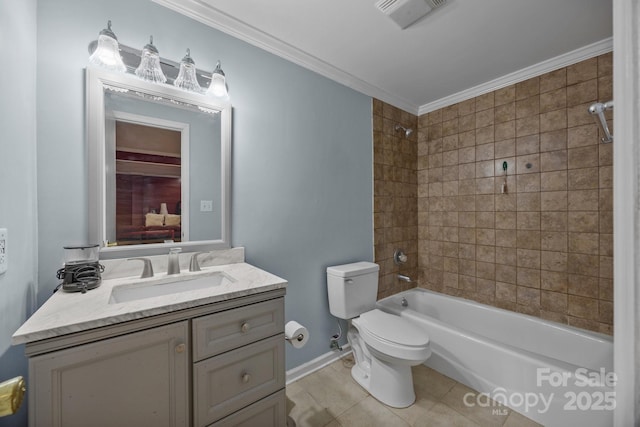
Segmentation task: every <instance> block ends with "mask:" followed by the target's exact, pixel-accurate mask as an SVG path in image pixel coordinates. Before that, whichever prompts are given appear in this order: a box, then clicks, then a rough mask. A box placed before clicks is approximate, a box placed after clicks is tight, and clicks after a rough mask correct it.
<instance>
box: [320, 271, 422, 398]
mask: <svg viewBox="0 0 640 427" xmlns="http://www.w3.org/2000/svg"><path fill="white" fill-rule="evenodd" d="M379 269H380V267H379V266H378V264H374V263H372V262H364V261H362V262H355V263H351V264H343V265H336V266H333V267H327V290H328V294H329V310H330V311H331V314H332V315H334V316H335V317H338V318H340V319H346V320H348V321H349V330H348V332H347V340H348V341H349V344H350V345H351V349H352V350H353V353H354V359H355V365H354V366H353V368H351V376H352V377H353V378H354V379H355V380H356V382H357V383H358V384H360V385H361V386H362V387H363V388H364V389H365V390H367V391H368V392H369V393H370V394H371V395H372V396H373V397H375V398H376V399H378V400H379V401H380V402H382V403H384V404H385V405H388V406H392V407H394V408H406V407H407V406H411V405H412V404H413V402H415V400H416V395H415V392H414V390H413V376H412V374H411V367H412V366H416V365H420V364H422V363H424V362H425V361H426V360H427V359H428V358H429V356H430V355H431V349H430V347H429V336H428V335H427V333H426V332H425V331H423V330H422V329H420V327H418V326H417V325H414V324H413V323H411V322H410V321H408V320H407V319H404V318H401V317H400V316H397V315H394V314H390V313H386V312H383V311H381V310H378V309H376V308H375V307H376V299H377V294H378V271H379Z"/></svg>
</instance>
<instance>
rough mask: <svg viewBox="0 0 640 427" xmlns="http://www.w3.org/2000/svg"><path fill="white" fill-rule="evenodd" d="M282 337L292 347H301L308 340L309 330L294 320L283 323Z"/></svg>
mask: <svg viewBox="0 0 640 427" xmlns="http://www.w3.org/2000/svg"><path fill="white" fill-rule="evenodd" d="M284 337H285V338H286V340H287V341H289V344H291V345H292V346H293V347H294V348H301V347H304V345H305V344H306V343H307V341H309V331H308V330H307V328H305V327H304V326H302V325H301V324H300V323H298V322H296V321H295V320H291V321H289V322H287V324H286V325H284Z"/></svg>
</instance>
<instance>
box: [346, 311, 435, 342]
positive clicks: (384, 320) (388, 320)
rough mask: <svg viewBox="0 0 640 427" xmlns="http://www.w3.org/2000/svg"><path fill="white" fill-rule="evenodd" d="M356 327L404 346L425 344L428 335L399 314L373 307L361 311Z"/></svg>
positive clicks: (427, 340)
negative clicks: (372, 308)
mask: <svg viewBox="0 0 640 427" xmlns="http://www.w3.org/2000/svg"><path fill="white" fill-rule="evenodd" d="M358 327H359V328H365V329H366V330H367V332H369V333H370V334H371V335H374V336H376V337H378V338H381V339H383V340H386V341H390V342H394V343H397V344H402V345H405V346H412V347H413V346H425V345H427V344H429V335H428V334H427V333H426V332H425V331H424V330H422V329H421V328H420V327H419V326H417V325H414V324H413V323H411V322H409V321H408V320H407V319H403V318H402V317H400V316H396V315H393V314H389V313H385V312H384V311H381V310H378V309H375V310H371V311H368V312H366V313H363V314H361V315H360V317H359V318H358Z"/></svg>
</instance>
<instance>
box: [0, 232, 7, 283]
mask: <svg viewBox="0 0 640 427" xmlns="http://www.w3.org/2000/svg"><path fill="white" fill-rule="evenodd" d="M8 264H9V261H8V259H7V229H6V228H0V274H3V273H4V272H6V271H7V266H8Z"/></svg>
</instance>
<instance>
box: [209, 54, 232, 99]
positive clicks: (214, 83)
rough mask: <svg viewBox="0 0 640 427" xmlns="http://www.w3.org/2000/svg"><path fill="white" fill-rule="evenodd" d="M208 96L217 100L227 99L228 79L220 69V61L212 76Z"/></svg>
mask: <svg viewBox="0 0 640 427" xmlns="http://www.w3.org/2000/svg"><path fill="white" fill-rule="evenodd" d="M207 95H213V96H215V97H216V98H227V97H228V96H229V94H228V93H227V79H226V77H225V75H224V71H222V68H220V61H218V64H217V65H216V69H215V70H213V73H212V74H211V84H209V89H208V90H207Z"/></svg>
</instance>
